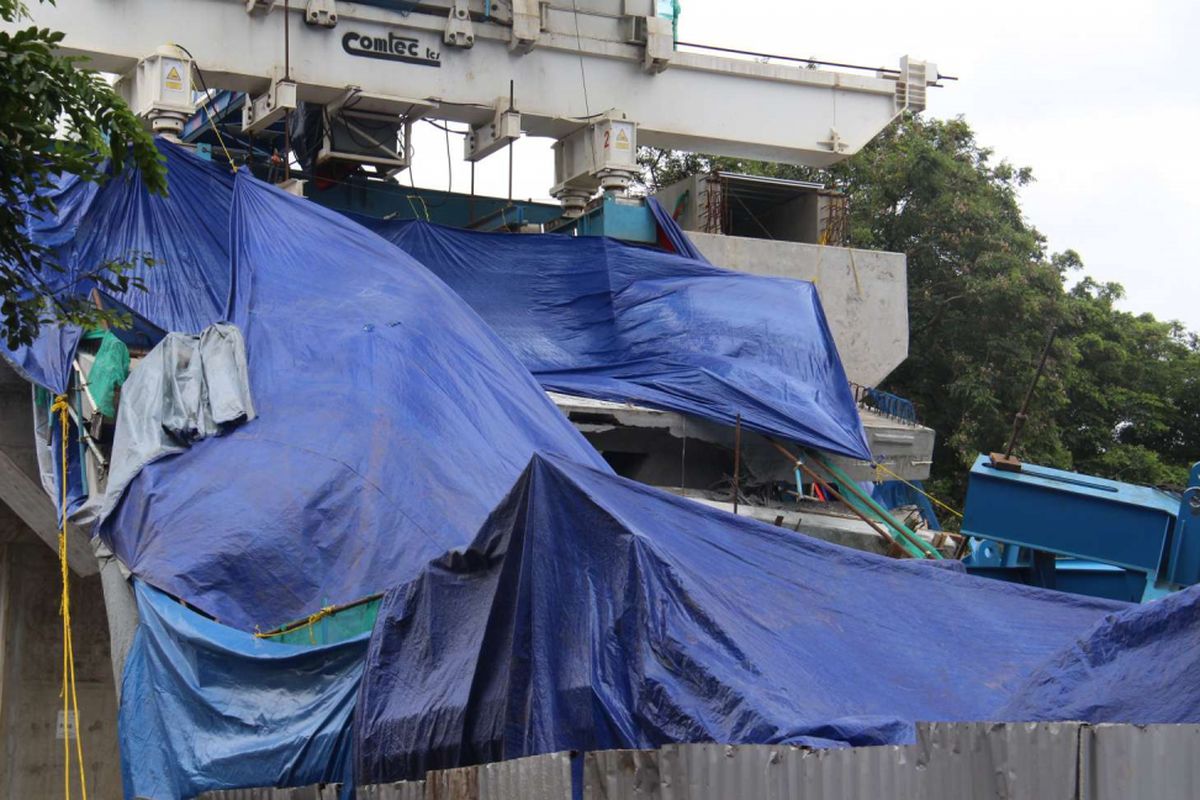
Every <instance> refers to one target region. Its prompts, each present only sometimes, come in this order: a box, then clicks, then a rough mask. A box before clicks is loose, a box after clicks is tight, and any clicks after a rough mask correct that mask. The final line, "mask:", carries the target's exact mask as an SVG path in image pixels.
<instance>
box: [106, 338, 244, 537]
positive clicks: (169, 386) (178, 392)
mask: <svg viewBox="0 0 1200 800" xmlns="http://www.w3.org/2000/svg"><path fill="white" fill-rule="evenodd" d="M254 416H255V413H254V403H253V402H252V401H251V399H250V379H249V374H248V371H247V367H246V344H245V341H244V340H243V339H242V333H241V331H240V330H238V328H237V326H236V325H231V324H229V323H217V324H216V325H210V326H209V327H207V328H205V329H204V330H203V331H202V332H201V333H200V335H199V336H193V335H190V334H183V333H171V334H167V336H166V338H164V339H163V340H162V341H161V342H159V343H158V346H157V347H155V348H154V349H153V350H151V351H150V352H149V353H147V354H146V357H145V358H143V359H142V361H141V363H139V364H138V365H137V366H136V367H135V368H134V369H133V371H132V372H130V373H129V379H128V380H127V381H126V382H125V385H124V387H122V389H121V410H120V413H119V414H118V415H117V430H116V433H115V434H114V437H113V451H112V463H111V467H110V469H109V476H108V489H107V491H106V493H105V495H104V503H103V505H102V506H101V508H100V517H101V518H102V519H103V518H104V517H106V516H108V514H109V513H110V512H111V511H112V510H113V508H114V507H115V506H116V504H117V501H118V500H120V498H121V494H122V493H123V492H124V491H125V487H126V486H128V485H129V482H130V481H131V480H133V478H134V476H136V475H137V474H138V472H140V471H141V469H142V467H144V466H145V465H147V464H149V463H150V462H151V461H155V460H157V459H159V458H161V457H163V456H164V455H169V454H171V453H180V452H183V451H184V450H185V449H187V448H188V446H190V445H191V443H192V442H194V441H196V440H198V439H203V438H205V437H208V436H215V435H217V434H219V433H220V432H221V431H222V429H223V428H224V427H225V426H228V425H233V424H236V423H238V422H242V421H246V420H251V419H254Z"/></svg>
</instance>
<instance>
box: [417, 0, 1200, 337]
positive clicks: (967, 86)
mask: <svg viewBox="0 0 1200 800" xmlns="http://www.w3.org/2000/svg"><path fill="white" fill-rule="evenodd" d="M682 3H683V13H682V15H681V18H680V39H682V40H684V41H690V42H700V43H703V44H714V45H720V46H725V47H738V48H744V49H749V50H757V51H761V52H768V53H778V54H781V55H793V56H802V57H815V58H822V59H828V60H831V61H844V62H849V63H859V64H869V65H879V66H895V65H896V64H897V63H898V62H899V59H900V56H902V55H904V54H906V53H908V54H911V55H912V56H913V57H915V58H922V59H927V60H930V61H935V62H936V63H937V65H938V68H939V69H940V70H941V72H942V73H943V74H949V75H956V76H959V77H960V78H961V80H960V81H959V82H957V83H947V84H946V87H945V88H943V89H940V90H931V91H930V98H929V109H928V111H927V112H926V113H927V114H930V115H934V116H939V117H950V116H954V115H957V114H962V115H964V116H965V117H966V119H967V120H968V121H969V122H970V123H971V125H972V126H973V127H974V129H975V131H976V133H977V135H978V138H979V141H980V142H981V143H982V144H984V145H985V146H988V147H991V148H992V149H993V150H994V151H995V153H996V156H997V157H998V158H1003V159H1006V160H1008V161H1010V162H1012V163H1014V164H1017V165H1019V166H1029V167H1032V168H1033V171H1034V176H1035V177H1036V179H1037V182H1036V183H1035V184H1034V185H1033V186H1031V187H1029V188H1027V189H1026V190H1025V191H1024V193H1023V195H1022V205H1023V208H1024V211H1025V214H1026V216H1027V217H1028V219H1029V220H1030V221H1031V222H1032V223H1033V224H1034V225H1036V226H1037V227H1038V228H1039V229H1040V230H1041V231H1042V232H1043V233H1044V234H1045V235H1046V236H1047V237H1049V242H1050V247H1051V248H1052V249H1054V250H1062V249H1066V248H1074V249H1075V250H1077V251H1078V252H1079V254H1080V255H1081V256H1082V257H1083V261H1084V265H1085V267H1084V272H1086V273H1087V274H1090V275H1092V276H1093V277H1095V278H1097V279H1098V280H1112V281H1119V282H1120V283H1122V284H1124V286H1125V289H1126V291H1127V297H1126V300H1125V302H1124V307H1125V308H1126V309H1128V310H1130V311H1137V312H1141V311H1149V312H1151V313H1153V314H1155V315H1156V316H1158V317H1160V318H1165V319H1179V320H1182V321H1183V322H1184V323H1185V324H1187V325H1188V327H1190V328H1191V329H1193V330H1196V331H1200V257H1198V256H1197V252H1198V250H1197V248H1198V247H1200V242H1197V238H1198V237H1197V234H1198V233H1200V147H1198V146H1197V145H1196V144H1195V143H1194V140H1195V138H1196V136H1197V134H1198V133H1200V77H1198V75H1200V47H1198V46H1197V42H1198V40H1200V1H1198V0H1137V2H1123V3H1116V2H1107V1H1106V0H1088V1H1086V2H1085V0H1037V1H1035V0H1007V2H1004V3H995V2H989V3H982V2H971V0H958V2H949V3H916V4H914V3H897V2H895V0H855V1H853V2H842V3H816V2H794V0H739V1H738V2H728V1H727V0H725V1H723V2H718V0H682ZM420 128H421V130H420V131H419V134H418V137H417V138H416V139H415V141H416V146H417V154H416V158H415V159H414V163H415V179H416V182H417V184H418V185H429V186H435V187H439V188H445V186H446V161H445V141H444V139H443V138H442V134H441V132H440V131H436V130H434V129H433V128H431V127H430V126H427V125H426V126H420ZM450 144H451V152H452V155H453V161H455V162H458V161H459V159H461V153H462V139H461V137H457V136H455V137H451V143H450ZM431 150H432V151H433V153H431V152H430V151H431ZM434 154H436V157H432V156H433V155H434ZM514 158H515V163H516V170H515V175H516V177H515V180H514V184H515V186H514V191H515V194H516V195H517V196H519V197H537V198H544V197H546V195H547V190H548V188H549V186H550V184H551V183H552V181H553V165H552V163H551V161H550V155H549V150H548V146H547V145H546V144H545V142H544V141H540V140H528V141H523V142H521V143H519V146H518V147H517V148H516V150H515V156H514ZM476 169H477V171H476V187H477V190H478V191H480V192H483V193H489V194H499V195H503V194H504V193H505V192H507V173H508V163H507V159H506V158H505V156H504V155H503V153H498V154H496V155H493V156H491V157H490V158H488V159H486V160H485V161H484V162H482V163H481V164H480V165H478V166H477V168H476ZM454 180H455V186H454V188H455V190H456V191H466V190H467V189H468V180H469V179H468V172H467V166H466V164H465V163H456V166H455V177H454Z"/></svg>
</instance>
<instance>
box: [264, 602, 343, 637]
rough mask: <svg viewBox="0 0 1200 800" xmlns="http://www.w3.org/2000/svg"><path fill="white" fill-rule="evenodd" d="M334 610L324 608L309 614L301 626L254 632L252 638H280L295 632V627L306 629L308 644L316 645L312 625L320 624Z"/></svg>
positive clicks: (328, 607) (332, 607)
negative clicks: (267, 631)
mask: <svg viewBox="0 0 1200 800" xmlns="http://www.w3.org/2000/svg"><path fill="white" fill-rule="evenodd" d="M336 610H337V609H336V608H335V607H334V606H325V607H324V608H322V609H321V610H320V611H318V612H316V613H314V614H309V615H308V620H307V621H306V622H305V623H304V625H303V626H299V625H298V626H296V627H292V628H284V629H283V630H278V631H270V632H269V633H263V632H261V631H255V632H254V636H255V637H256V638H258V639H272V638H274V637H276V636H282V635H284V634H285V633H291V632H292V631H294V630H296V628H297V627H306V628H308V640H309V641H310V642H312V643H313V644H316V643H317V637H316V636H315V635H314V634H313V625H315V624H317V623H318V622H320V621H321V620H323V619H325V617H328V616H329V615H330V614H332V613H333V612H334V611H336Z"/></svg>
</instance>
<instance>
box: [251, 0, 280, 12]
mask: <svg viewBox="0 0 1200 800" xmlns="http://www.w3.org/2000/svg"><path fill="white" fill-rule="evenodd" d="M278 4H279V0H246V13H247V14H270V13H271V12H272V11H274V10H275V6H276V5H278Z"/></svg>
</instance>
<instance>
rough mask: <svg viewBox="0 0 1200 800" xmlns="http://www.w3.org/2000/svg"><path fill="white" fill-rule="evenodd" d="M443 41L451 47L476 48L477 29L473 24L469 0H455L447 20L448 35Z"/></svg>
mask: <svg viewBox="0 0 1200 800" xmlns="http://www.w3.org/2000/svg"><path fill="white" fill-rule="evenodd" d="M442 40H443V41H444V42H445V43H446V44H448V45H450V46H451V47H462V48H470V47H474V46H475V27H474V26H473V25H472V24H471V9H470V6H469V5H468V4H467V0H454V4H453V5H451V6H450V15H449V16H448V17H447V18H446V33H445V35H444V36H443V37H442Z"/></svg>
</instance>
